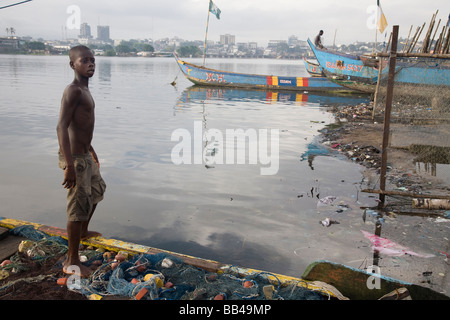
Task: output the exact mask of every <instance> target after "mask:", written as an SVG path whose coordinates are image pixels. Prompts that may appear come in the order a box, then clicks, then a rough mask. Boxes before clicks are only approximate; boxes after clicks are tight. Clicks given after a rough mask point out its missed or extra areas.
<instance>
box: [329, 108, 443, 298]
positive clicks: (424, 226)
mask: <svg viewBox="0 0 450 320" xmlns="http://www.w3.org/2000/svg"><path fill="white" fill-rule="evenodd" d="M330 111H331V112H333V113H334V115H335V116H336V120H337V122H336V124H333V125H331V126H327V127H326V128H324V129H323V130H321V142H322V144H324V145H325V146H327V148H329V149H331V150H333V152H337V153H338V154H340V155H343V156H345V157H347V158H348V159H349V160H350V161H353V162H355V163H358V164H360V165H361V170H362V172H363V176H364V183H363V185H365V188H367V189H369V190H379V180H380V167H381V150H382V137H383V127H384V126H383V123H382V122H383V119H384V116H383V114H382V113H378V114H376V115H375V121H374V120H372V105H371V104H361V105H358V106H348V107H345V106H344V107H340V108H334V109H333V110H330ZM393 126H394V128H398V127H400V126H404V125H403V124H398V123H396V124H393V125H391V128H392V127H393ZM436 128H437V129H436V130H435V132H439V130H440V129H441V127H439V125H438V126H436ZM429 130H430V131H433V128H431V127H430V129H429ZM399 131H401V130H399ZM447 136H448V135H447ZM444 137H445V136H444ZM409 139H410V140H411V137H409ZM410 140H408V142H409V141H410ZM413 140H414V139H413ZM412 151H413V150H410V149H408V148H393V147H392V146H390V147H389V148H388V164H387V174H386V190H390V191H394V192H399V193H414V194H422V195H427V196H428V195H430V198H432V196H433V195H437V196H443V197H448V196H449V195H450V186H449V184H448V178H447V177H443V179H441V178H442V177H440V176H439V175H432V174H430V173H429V172H423V171H419V170H417V165H416V162H417V154H415V153H414V152H412ZM447 166H448V165H447ZM372 196H373V197H374V198H375V197H376V198H377V199H378V198H379V195H378V194H376V193H374V194H373V195H372ZM366 211H367V217H369V216H372V218H374V221H375V222H374V230H375V232H374V233H376V234H379V235H380V236H381V237H383V238H385V239H389V241H393V242H395V243H397V244H401V245H402V246H405V247H408V248H414V249H415V250H417V251H420V252H428V253H432V254H433V255H432V257H431V258H421V257H412V256H408V255H404V256H393V255H389V254H379V253H378V252H374V257H373V260H374V263H377V264H378V265H379V266H380V268H381V270H382V274H384V275H387V276H391V277H393V278H397V279H402V280H405V281H409V282H411V283H416V284H419V285H423V286H426V287H430V288H432V289H434V290H436V291H438V292H441V293H444V294H446V295H450V276H449V274H450V260H449V257H450V256H449V252H450V240H449V236H448V235H449V234H450V215H449V210H448V209H441V210H428V209H423V208H415V207H413V198H412V197H405V196H398V195H392V196H386V199H385V205H384V207H383V208H379V207H377V208H370V210H369V209H368V210H366Z"/></svg>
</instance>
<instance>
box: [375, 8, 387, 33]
mask: <svg viewBox="0 0 450 320" xmlns="http://www.w3.org/2000/svg"><path fill="white" fill-rule="evenodd" d="M377 6H378V21H377V27H378V30H380V33H383V31H384V29H386V27H387V25H388V23H387V20H386V17H385V16H384V13H383V9H381V5H380V0H377Z"/></svg>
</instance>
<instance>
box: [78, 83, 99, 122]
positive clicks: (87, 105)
mask: <svg viewBox="0 0 450 320" xmlns="http://www.w3.org/2000/svg"><path fill="white" fill-rule="evenodd" d="M94 109H95V102H94V99H93V98H92V95H91V94H90V92H89V91H83V94H82V96H81V99H80V101H79V103H78V105H77V107H76V110H75V113H74V118H75V119H74V120H75V121H76V122H83V123H84V125H89V124H90V123H93V122H94V121H95V119H94Z"/></svg>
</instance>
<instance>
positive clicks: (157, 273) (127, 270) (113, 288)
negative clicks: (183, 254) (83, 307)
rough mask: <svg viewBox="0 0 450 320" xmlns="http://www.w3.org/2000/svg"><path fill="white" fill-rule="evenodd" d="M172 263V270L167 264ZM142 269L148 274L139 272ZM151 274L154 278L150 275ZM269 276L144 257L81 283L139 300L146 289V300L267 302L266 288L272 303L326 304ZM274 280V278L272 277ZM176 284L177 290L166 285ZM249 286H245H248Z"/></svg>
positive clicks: (85, 289) (107, 267) (89, 290)
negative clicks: (240, 274) (198, 266)
mask: <svg viewBox="0 0 450 320" xmlns="http://www.w3.org/2000/svg"><path fill="white" fill-rule="evenodd" d="M165 261H170V262H171V263H170V264H171V266H170V267H167V266H164V264H163V262H165ZM139 266H141V267H142V266H145V270H140V271H138V270H137V269H138V267H139ZM149 274H151V275H152V276H151V277H148V275H149ZM269 275H271V274H268V273H255V274H252V275H248V276H245V277H240V276H239V275H238V274H235V273H234V272H233V270H232V269H231V270H227V272H226V273H222V274H219V273H214V272H208V271H206V270H203V269H200V268H196V267H194V266H191V265H187V264H185V263H184V262H183V261H181V260H180V259H178V258H176V257H173V256H171V255H168V254H164V253H159V254H154V255H150V254H140V255H135V256H133V257H132V258H131V259H129V260H128V261H124V262H122V263H120V264H119V265H118V266H117V267H116V268H115V269H112V266H111V263H105V264H102V266H101V267H99V268H98V269H97V270H96V271H95V272H94V274H93V275H92V276H91V277H90V278H89V279H86V280H83V279H82V280H81V284H80V288H79V289H78V290H79V291H80V292H81V293H83V294H84V295H86V296H89V295H91V294H98V295H101V296H106V295H114V296H122V297H129V298H132V299H134V298H136V296H137V295H138V294H139V292H141V290H142V289H143V288H145V289H146V294H145V295H144V296H143V297H142V298H141V299H144V300H212V299H214V297H216V296H218V295H223V299H226V300H264V299H267V296H266V294H265V293H264V290H265V289H264V287H272V288H273V294H272V296H271V297H270V298H271V299H292V300H323V299H327V298H328V297H327V296H326V294H323V293H321V292H317V291H314V290H311V289H307V288H305V287H302V286H299V285H298V282H292V283H289V284H287V285H286V284H283V285H282V284H281V282H280V281H279V280H278V283H276V284H272V282H271V280H270V279H269ZM271 276H272V277H273V275H271ZM163 283H164V284H167V283H173V284H174V286H173V287H166V286H165V285H164V284H163ZM244 284H245V285H244Z"/></svg>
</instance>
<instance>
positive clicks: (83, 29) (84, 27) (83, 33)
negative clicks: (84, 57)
mask: <svg viewBox="0 0 450 320" xmlns="http://www.w3.org/2000/svg"><path fill="white" fill-rule="evenodd" d="M78 38H85V39H90V38H92V35H91V26H90V25H88V24H87V23H86V22H85V23H82V24H81V26H80V35H79V36H78Z"/></svg>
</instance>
